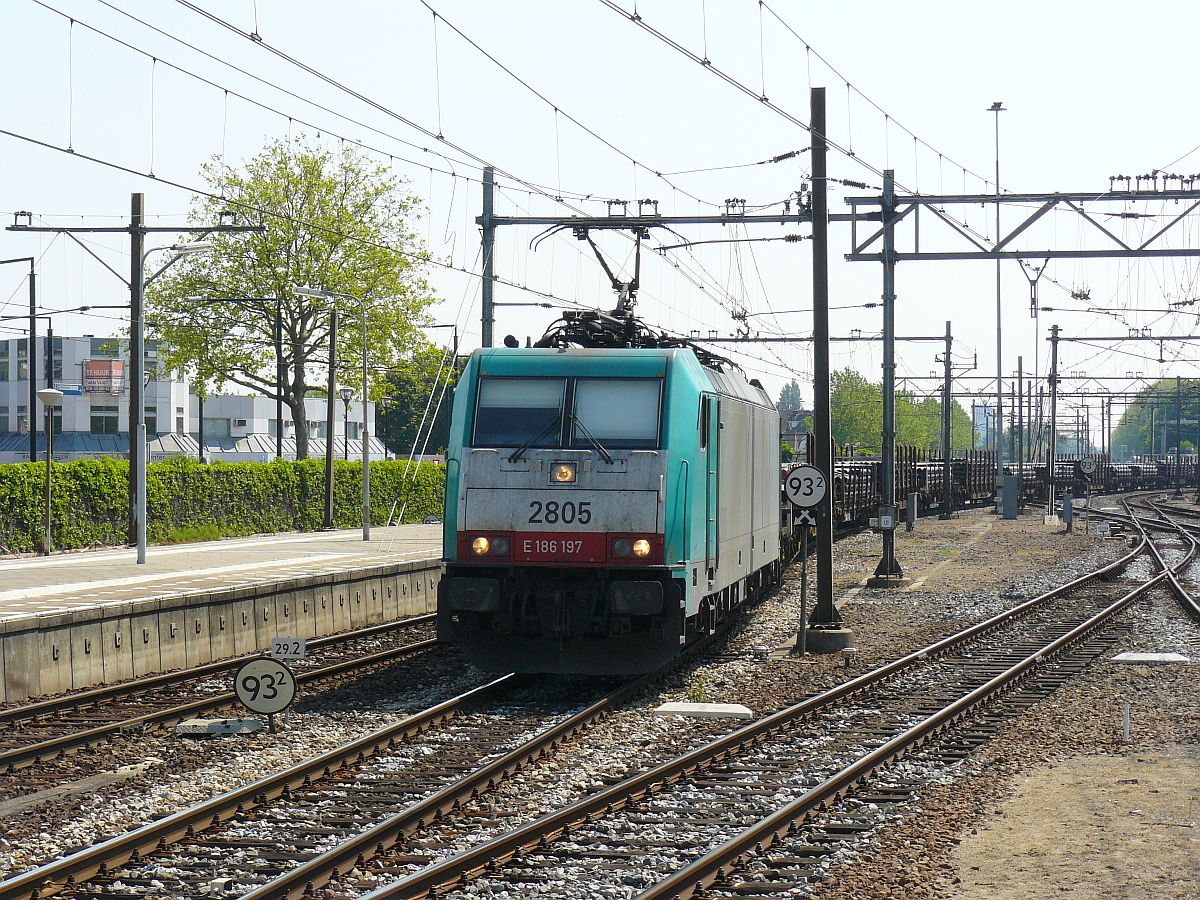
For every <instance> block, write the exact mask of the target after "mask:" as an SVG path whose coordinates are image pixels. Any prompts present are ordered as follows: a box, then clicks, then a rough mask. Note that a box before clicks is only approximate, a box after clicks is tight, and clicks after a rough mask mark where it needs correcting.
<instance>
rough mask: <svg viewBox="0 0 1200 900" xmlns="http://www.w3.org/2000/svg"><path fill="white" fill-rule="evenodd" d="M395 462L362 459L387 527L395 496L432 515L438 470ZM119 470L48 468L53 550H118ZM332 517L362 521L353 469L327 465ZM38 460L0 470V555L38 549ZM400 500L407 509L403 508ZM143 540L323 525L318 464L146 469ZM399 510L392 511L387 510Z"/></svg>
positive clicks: (438, 502)
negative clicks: (111, 547) (101, 546)
mask: <svg viewBox="0 0 1200 900" xmlns="http://www.w3.org/2000/svg"><path fill="white" fill-rule="evenodd" d="M405 465H406V463H405V461H404V460H387V461H380V462H373V463H371V522H372V524H376V525H382V524H383V523H384V522H385V521H387V517H388V513H389V512H390V511H391V508H392V503H393V501H395V500H396V499H397V498H398V497H399V498H400V499H401V503H400V505H404V506H405V512H404V521H406V522H419V521H421V520H422V519H423V518H424V517H425V516H427V515H435V516H438V517H440V516H441V514H442V496H443V494H444V492H445V487H446V469H445V467H444V466H440V465H435V464H433V463H422V464H421V465H419V466H418V465H415V464H414V465H413V466H412V468H411V469H410V470H409V475H408V478H407V479H405V478H404V467H405ZM128 473H129V464H128V462H127V461H125V460H121V459H111V458H105V459H86V460H79V461H77V462H69V463H55V464H54V471H53V475H52V485H51V486H52V487H53V491H54V494H53V501H52V510H51V527H52V529H53V532H54V546H55V548H56V549H63V550H65V549H75V548H80V547H88V546H91V545H93V544H108V545H114V544H124V543H125V540H126V536H127V531H126V528H127V519H126V516H127V510H126V504H127V502H128V496H129V495H128ZM333 479H334V480H333V519H334V524H335V525H337V526H338V527H340V528H351V527H353V526H355V525H358V524H360V523H361V522H362V464H361V463H359V462H347V461H342V460H336V461H335V462H334V466H333ZM45 490H46V465H45V463H41V462H38V463H9V464H0V545H3V546H2V547H0V553H3V552H9V553H19V552H27V551H31V550H40V549H42V547H43V543H44V537H43V536H44V531H45V515H46V512H45V505H44V501H43V497H44V496H45ZM405 500H407V504H405ZM146 503H147V511H148V518H147V537H148V539H149V541H150V542H151V543H163V542H169V541H172V540H175V539H177V538H178V539H182V538H186V537H187V536H189V535H197V534H213V533H214V532H215V534H217V535H219V536H221V537H237V536H242V535H248V534H261V533H266V532H277V531H314V530H316V529H319V528H321V527H322V525H323V524H324V521H325V461H324V460H323V459H306V460H299V461H297V462H289V461H287V460H275V461H274V462H269V463H223V462H214V463H207V464H201V463H199V462H198V461H196V460H194V459H190V458H187V457H182V456H177V457H172V458H171V459H169V460H166V461H165V462H160V463H151V464H150V465H148V466H147V467H146ZM397 513H399V506H397Z"/></svg>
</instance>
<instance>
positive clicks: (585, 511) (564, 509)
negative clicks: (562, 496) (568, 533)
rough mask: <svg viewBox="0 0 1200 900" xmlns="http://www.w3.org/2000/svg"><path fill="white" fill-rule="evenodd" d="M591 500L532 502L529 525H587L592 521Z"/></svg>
mask: <svg viewBox="0 0 1200 900" xmlns="http://www.w3.org/2000/svg"><path fill="white" fill-rule="evenodd" d="M591 505H592V504H591V501H590V500H580V501H578V502H576V501H574V500H564V501H562V502H561V503H560V502H559V501H558V500H545V501H542V500H531V501H530V503H529V519H528V521H529V523H530V524H532V525H558V524H560V523H561V524H563V525H575V524H576V523H578V524H580V525H587V524H588V523H589V522H591V521H592V510H591Z"/></svg>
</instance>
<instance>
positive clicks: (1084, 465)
mask: <svg viewBox="0 0 1200 900" xmlns="http://www.w3.org/2000/svg"><path fill="white" fill-rule="evenodd" d="M1079 471H1080V472H1082V473H1083V482H1084V492H1083V533H1084V534H1087V533H1088V532H1090V531H1091V529H1092V473H1093V472H1095V471H1096V460H1094V459H1092V457H1090V456H1086V457H1084V458H1083V459H1081V460H1080V461H1079Z"/></svg>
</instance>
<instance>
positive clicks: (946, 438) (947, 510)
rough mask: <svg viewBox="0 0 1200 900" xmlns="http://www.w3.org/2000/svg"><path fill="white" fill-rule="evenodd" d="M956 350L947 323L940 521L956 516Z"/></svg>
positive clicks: (943, 391)
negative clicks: (953, 459)
mask: <svg viewBox="0 0 1200 900" xmlns="http://www.w3.org/2000/svg"><path fill="white" fill-rule="evenodd" d="M953 349H954V337H953V336H952V335H951V333H950V323H949V322H947V323H946V349H945V350H944V351H943V354H944V356H943V358H942V365H943V369H944V373H945V374H944V377H945V382H944V383H943V385H942V513H941V515H940V516H938V518H939V519H949V518H950V517H951V516H952V515H954V498H953V497H952V496H951V493H952V491H953V489H954V482H953V475H952V472H951V465H952V464H951V462H950V452H951V449H952V444H951V425H952V410H951V406H950V404H951V403H953V402H954V399H953V387H952V386H951V382H952V381H953V379H954V360H953V357H952V356H951V353H952V352H953Z"/></svg>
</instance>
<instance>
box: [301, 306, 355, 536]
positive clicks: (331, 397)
mask: <svg viewBox="0 0 1200 900" xmlns="http://www.w3.org/2000/svg"><path fill="white" fill-rule="evenodd" d="M292 293H294V294H296V295H297V296H300V297H315V298H317V299H319V300H331V299H333V298H334V297H345V298H346V299H348V300H353V301H355V302H356V303H357V304H358V311H359V318H360V322H361V328H362V407H363V408H362V416H363V421H362V434H361V438H362V486H363V490H362V496H363V540H364V541H369V540H371V456H370V453H371V451H370V446H369V438H370V436H371V430H370V428H368V426H367V388H368V381H367V301H366V300H365V299H363V298H362V297H356V296H354V295H353V294H347V293H344V292H342V291H326V290H321V289H320V288H310V287H294V288H292ZM329 402H330V403H332V402H333V395H332V394H330V396H329ZM328 440H333V435H332V434H330V435H329V437H328Z"/></svg>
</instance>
